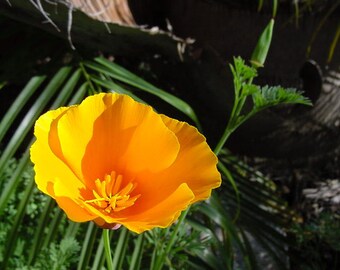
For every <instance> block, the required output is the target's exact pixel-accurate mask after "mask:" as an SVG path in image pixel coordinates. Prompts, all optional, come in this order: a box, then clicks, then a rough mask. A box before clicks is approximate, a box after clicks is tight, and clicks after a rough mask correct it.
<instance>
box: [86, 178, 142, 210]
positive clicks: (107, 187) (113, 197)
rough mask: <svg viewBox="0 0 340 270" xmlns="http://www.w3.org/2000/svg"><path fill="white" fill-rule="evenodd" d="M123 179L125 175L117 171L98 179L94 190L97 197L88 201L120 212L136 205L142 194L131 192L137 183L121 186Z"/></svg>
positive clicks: (105, 208) (104, 208)
mask: <svg viewBox="0 0 340 270" xmlns="http://www.w3.org/2000/svg"><path fill="white" fill-rule="evenodd" d="M122 181H123V177H122V176H121V175H117V174H116V173H115V172H112V173H111V174H107V175H105V177H104V180H100V179H96V181H95V185H96V189H94V190H93V195H94V197H95V199H93V200H87V201H86V202H87V203H94V204H95V205H97V206H99V207H100V208H102V209H103V210H104V211H105V212H107V213H111V212H112V211H113V212H118V211H121V210H123V209H126V208H128V207H130V206H132V205H134V203H135V202H136V200H137V199H138V198H139V197H140V194H139V195H135V196H133V197H131V195H130V194H131V192H132V191H133V190H134V189H135V188H136V186H137V184H136V183H132V182H129V183H128V184H127V185H126V186H125V187H124V188H121V185H122Z"/></svg>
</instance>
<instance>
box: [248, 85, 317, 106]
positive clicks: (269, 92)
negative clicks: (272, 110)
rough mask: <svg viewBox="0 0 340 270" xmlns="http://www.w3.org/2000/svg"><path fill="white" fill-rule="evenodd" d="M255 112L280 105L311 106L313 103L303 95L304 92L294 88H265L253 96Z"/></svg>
mask: <svg viewBox="0 0 340 270" xmlns="http://www.w3.org/2000/svg"><path fill="white" fill-rule="evenodd" d="M252 98H253V102H254V106H255V110H257V111H259V110H263V109H265V108H268V107H271V106H275V105H278V104H303V105H309V106H311V105H312V103H311V101H310V100H309V99H308V98H306V97H304V96H303V95H302V92H299V91H297V90H296V89H293V88H288V89H285V88H283V87H281V86H273V87H269V86H264V87H262V88H261V89H259V91H257V92H256V93H254V94H253V95H252Z"/></svg>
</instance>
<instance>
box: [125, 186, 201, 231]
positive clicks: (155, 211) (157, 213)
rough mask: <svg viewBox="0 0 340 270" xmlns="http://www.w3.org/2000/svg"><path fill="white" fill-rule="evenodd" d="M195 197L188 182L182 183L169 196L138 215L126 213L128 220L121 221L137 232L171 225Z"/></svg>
mask: <svg viewBox="0 0 340 270" xmlns="http://www.w3.org/2000/svg"><path fill="white" fill-rule="evenodd" d="M194 198H195V196H194V194H193V193H192V191H191V189H190V188H189V187H188V185H187V184H185V183H183V184H181V185H180V186H179V187H178V188H177V189H176V190H175V191H174V192H173V193H172V194H170V196H169V197H167V198H165V199H163V201H161V202H159V203H158V204H156V205H154V207H152V208H150V209H148V210H147V211H144V212H141V213H139V214H138V215H133V216H129V215H126V221H123V222H122V221H120V222H118V223H121V224H122V225H123V226H125V227H127V228H128V229H129V230H131V231H134V232H136V233H142V232H143V231H146V230H149V229H152V228H154V227H160V228H165V227H168V226H170V225H171V224H172V223H173V222H174V221H175V220H176V219H177V218H178V217H179V215H180V214H181V212H182V211H183V210H185V209H186V208H187V207H188V206H189V204H191V202H192V200H193V199H194Z"/></svg>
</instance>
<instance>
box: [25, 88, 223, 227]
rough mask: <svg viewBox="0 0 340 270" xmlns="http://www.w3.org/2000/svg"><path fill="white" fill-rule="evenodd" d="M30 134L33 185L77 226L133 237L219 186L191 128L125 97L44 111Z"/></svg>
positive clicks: (209, 155)
mask: <svg viewBox="0 0 340 270" xmlns="http://www.w3.org/2000/svg"><path fill="white" fill-rule="evenodd" d="M34 134H35V136H36V141H35V142H34V144H33V145H32V147H31V160H32V161H33V163H34V171H35V181H36V183H37V186H38V188H39V189H40V190H41V191H42V192H44V193H46V194H48V195H49V196H51V197H52V198H54V199H55V200H56V202H57V203H58V205H59V206H60V207H61V208H62V209H63V210H64V211H65V213H66V214H67V216H68V217H69V218H70V219H71V220H73V221H76V222H84V221H90V220H92V221H94V222H95V223H96V224H97V225H99V226H101V227H103V228H113V227H116V226H117V224H118V225H123V226H125V227H127V228H128V229H130V230H131V231H134V232H137V233H141V232H143V231H145V230H149V229H152V228H154V227H167V226H169V225H170V224H172V223H173V222H174V221H175V220H176V219H177V218H178V216H179V215H180V213H181V212H182V211H183V210H184V209H186V208H187V207H188V206H189V205H191V204H192V203H194V202H197V201H200V200H205V199H207V198H208V197H209V196H210V193H211V190H212V189H213V188H216V187H218V186H219V185H220V183H221V176H220V174H219V172H218V170H217V168H216V164H217V158H216V156H215V155H214V153H213V152H212V151H211V149H210V148H209V146H208V144H207V143H206V140H205V138H204V136H202V135H201V134H200V133H199V132H198V131H197V129H196V128H195V127H193V126H190V125H189V124H187V123H185V122H180V121H177V120H175V119H171V118H169V117H167V116H164V115H161V114H157V113H156V112H154V111H153V109H152V108H151V107H150V106H147V105H144V104H141V103H138V102H136V101H134V100H133V99H132V98H130V97H129V96H126V95H120V94H104V93H101V94H97V95H93V96H90V97H88V98H86V99H85V100H84V101H83V102H82V103H81V104H80V105H76V106H70V107H62V108H59V109H57V110H52V111H49V112H47V113H45V114H44V115H42V116H41V117H40V118H39V119H38V120H37V122H36V124H35V130H34Z"/></svg>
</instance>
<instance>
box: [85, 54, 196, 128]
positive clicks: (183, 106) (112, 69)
mask: <svg viewBox="0 0 340 270" xmlns="http://www.w3.org/2000/svg"><path fill="white" fill-rule="evenodd" d="M95 61H96V62H97V63H94V62H90V61H87V62H84V65H85V66H86V67H88V68H90V69H93V70H96V71H97V72H99V73H103V74H105V75H107V76H109V77H111V78H113V79H115V80H118V81H120V82H123V83H126V84H128V85H131V86H133V87H136V88H137V89H140V90H143V91H145V92H147V93H150V94H152V95H155V96H157V97H159V98H160V99H162V100H163V101H165V102H167V103H168V104H170V105H172V106H173V107H175V108H176V109H177V110H179V111H181V112H182V113H184V114H185V115H187V116H188V117H190V119H192V120H193V121H194V122H195V124H196V125H197V126H198V127H199V126H200V124H199V121H198V118H197V116H196V114H195V112H194V110H193V109H192V108H191V106H190V105H189V104H188V103H186V102H185V101H183V100H181V99H179V98H178V97H176V96H174V95H172V94H170V93H168V92H166V91H164V90H162V89H160V88H157V87H155V86H154V85H152V84H150V83H148V82H147V81H145V80H144V79H142V78H140V77H138V76H137V75H135V74H133V73H131V72H130V71H128V70H127V69H125V68H123V67H121V66H119V65H117V64H116V63H113V62H110V61H108V60H107V59H105V58H101V57H99V58H96V59H95Z"/></svg>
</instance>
